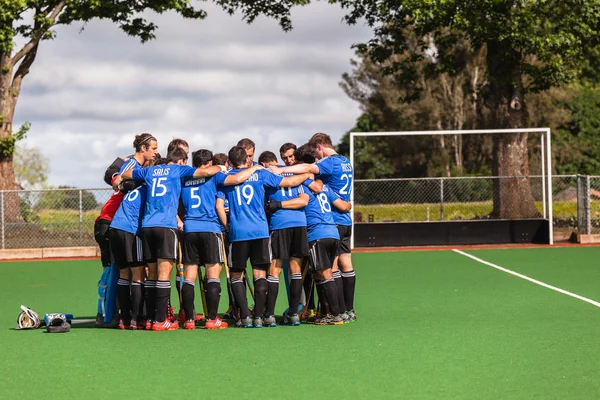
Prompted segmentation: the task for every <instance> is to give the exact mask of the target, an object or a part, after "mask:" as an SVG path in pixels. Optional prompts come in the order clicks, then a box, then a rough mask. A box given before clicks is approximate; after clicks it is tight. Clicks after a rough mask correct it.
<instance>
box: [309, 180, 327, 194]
mask: <svg viewBox="0 0 600 400" xmlns="http://www.w3.org/2000/svg"><path fill="white" fill-rule="evenodd" d="M308 188H309V189H310V190H312V191H313V192H314V193H321V192H322V191H323V181H321V180H319V179H316V180H314V181H312V182H311V184H310V185H308Z"/></svg>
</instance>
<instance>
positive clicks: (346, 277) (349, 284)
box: [337, 226, 356, 321]
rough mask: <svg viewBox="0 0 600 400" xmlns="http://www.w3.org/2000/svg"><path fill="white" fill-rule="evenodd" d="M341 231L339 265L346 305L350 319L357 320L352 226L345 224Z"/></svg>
mask: <svg viewBox="0 0 600 400" xmlns="http://www.w3.org/2000/svg"><path fill="white" fill-rule="evenodd" d="M339 228H340V227H338V231H340V248H339V251H338V254H339V256H338V262H337V263H338V266H339V269H340V272H341V275H342V282H343V292H344V306H345V310H344V311H347V312H348V316H349V319H350V321H356V314H355V312H354V291H355V288H356V274H355V273H354V268H353V266H352V249H351V248H350V239H351V236H352V227H351V226H343V227H341V228H342V229H339Z"/></svg>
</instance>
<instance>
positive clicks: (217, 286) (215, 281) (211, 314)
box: [203, 232, 228, 329]
mask: <svg viewBox="0 0 600 400" xmlns="http://www.w3.org/2000/svg"><path fill="white" fill-rule="evenodd" d="M204 236H205V240H204V254H203V258H204V259H203V261H204V265H205V268H206V284H205V285H204V290H205V292H206V303H207V305H208V317H207V318H208V319H207V321H206V324H205V325H204V327H205V328H206V329H223V328H227V326H228V325H227V323H226V322H223V321H221V319H220V318H219V317H218V316H217V312H218V310H219V300H220V298H221V279H220V276H221V270H222V268H221V263H222V262H223V260H224V257H225V254H224V253H223V243H222V241H221V240H222V239H221V235H220V234H217V233H212V232H211V233H208V232H207V233H205V234H204Z"/></svg>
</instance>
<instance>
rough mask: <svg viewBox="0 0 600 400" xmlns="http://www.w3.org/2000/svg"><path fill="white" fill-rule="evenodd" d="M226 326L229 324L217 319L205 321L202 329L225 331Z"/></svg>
mask: <svg viewBox="0 0 600 400" xmlns="http://www.w3.org/2000/svg"><path fill="white" fill-rule="evenodd" d="M228 326H229V324H228V323H227V322H224V321H222V320H221V318H219V317H217V318H215V319H207V320H206V324H205V325H204V329H225V328H227V327H228Z"/></svg>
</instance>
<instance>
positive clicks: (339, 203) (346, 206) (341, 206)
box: [332, 199, 352, 212]
mask: <svg viewBox="0 0 600 400" xmlns="http://www.w3.org/2000/svg"><path fill="white" fill-rule="evenodd" d="M332 204H333V206H334V207H335V208H337V209H338V210H340V211H342V212H348V211H350V210H352V204H350V203H349V202H347V201H344V200H342V199H337V200H336V201H334V202H333V203H332Z"/></svg>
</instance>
